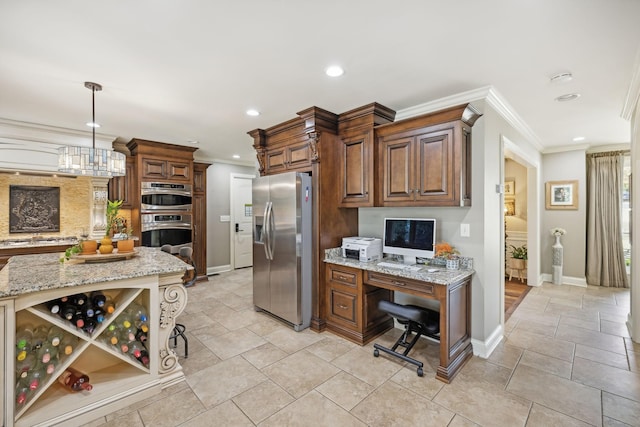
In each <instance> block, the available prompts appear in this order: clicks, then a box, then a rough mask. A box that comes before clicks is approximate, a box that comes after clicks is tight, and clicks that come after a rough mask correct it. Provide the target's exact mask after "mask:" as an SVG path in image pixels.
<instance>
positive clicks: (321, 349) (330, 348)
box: [306, 337, 353, 362]
mask: <svg viewBox="0 0 640 427" xmlns="http://www.w3.org/2000/svg"><path fill="white" fill-rule="evenodd" d="M351 349H353V346H352V345H350V344H348V343H347V342H346V341H345V340H340V339H335V338H326V337H325V338H323V339H321V340H320V341H318V342H315V343H314V344H311V345H310V346H309V347H307V348H306V350H307V351H308V352H310V353H313V354H315V355H316V356H318V357H319V358H321V359H322V360H326V361H327V362H331V361H332V360H333V359H335V358H336V357H340V356H342V355H343V354H345V353H346V352H348V351H350V350H351Z"/></svg>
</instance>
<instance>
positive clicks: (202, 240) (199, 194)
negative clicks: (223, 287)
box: [192, 162, 211, 279]
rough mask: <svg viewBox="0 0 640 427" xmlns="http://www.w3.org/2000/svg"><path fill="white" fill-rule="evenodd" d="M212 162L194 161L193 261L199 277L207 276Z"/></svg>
mask: <svg viewBox="0 0 640 427" xmlns="http://www.w3.org/2000/svg"><path fill="white" fill-rule="evenodd" d="M210 165H211V164H210V163H198V162H194V163H193V198H192V206H193V208H192V209H193V261H194V262H195V264H196V269H197V275H198V278H202V279H204V278H205V277H206V276H207V168H208V167H209V166H210Z"/></svg>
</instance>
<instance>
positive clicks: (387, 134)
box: [376, 105, 480, 206]
mask: <svg viewBox="0 0 640 427" xmlns="http://www.w3.org/2000/svg"><path fill="white" fill-rule="evenodd" d="M478 117H480V114H479V113H478V112H477V111H475V110H474V109H473V108H472V107H471V106H470V105H462V106H458V107H454V108H450V109H447V110H443V111H440V112H437V113H432V114H427V115H423V116H419V117H415V118H411V119H407V120H403V121H399V122H395V123H392V124H389V125H383V126H380V127H378V128H377V129H376V137H377V142H378V158H379V162H378V169H377V170H378V189H377V193H376V194H377V198H376V206H471V185H470V179H471V126H472V125H473V124H474V123H475V120H477V118H478Z"/></svg>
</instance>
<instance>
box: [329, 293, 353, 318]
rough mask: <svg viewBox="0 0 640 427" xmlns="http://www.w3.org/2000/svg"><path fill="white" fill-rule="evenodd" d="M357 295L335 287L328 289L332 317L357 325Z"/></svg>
mask: <svg viewBox="0 0 640 427" xmlns="http://www.w3.org/2000/svg"><path fill="white" fill-rule="evenodd" d="M357 298H358V296H357V295H354V294H351V293H348V292H344V291H341V290H339V289H336V288H330V290H329V302H330V304H329V310H331V313H330V315H331V316H332V317H334V318H338V319H340V320H344V321H347V322H349V323H351V324H353V325H354V326H357V325H358V316H357V310H358V299H357Z"/></svg>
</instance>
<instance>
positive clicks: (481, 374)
mask: <svg viewBox="0 0 640 427" xmlns="http://www.w3.org/2000/svg"><path fill="white" fill-rule="evenodd" d="M512 372H513V369H511V368H505V367H504V366H500V365H496V364H494V363H487V361H486V360H485V359H481V358H479V357H477V356H474V357H472V358H471V359H469V361H468V362H467V363H466V365H464V366H463V367H462V369H461V370H460V373H459V374H458V377H459V378H463V379H464V381H465V382H484V383H487V384H493V385H497V386H499V387H500V388H504V387H505V386H506V385H507V382H508V381H509V378H510V377H511V373H512ZM458 377H456V379H457V378H458ZM454 381H455V380H454Z"/></svg>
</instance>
